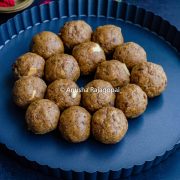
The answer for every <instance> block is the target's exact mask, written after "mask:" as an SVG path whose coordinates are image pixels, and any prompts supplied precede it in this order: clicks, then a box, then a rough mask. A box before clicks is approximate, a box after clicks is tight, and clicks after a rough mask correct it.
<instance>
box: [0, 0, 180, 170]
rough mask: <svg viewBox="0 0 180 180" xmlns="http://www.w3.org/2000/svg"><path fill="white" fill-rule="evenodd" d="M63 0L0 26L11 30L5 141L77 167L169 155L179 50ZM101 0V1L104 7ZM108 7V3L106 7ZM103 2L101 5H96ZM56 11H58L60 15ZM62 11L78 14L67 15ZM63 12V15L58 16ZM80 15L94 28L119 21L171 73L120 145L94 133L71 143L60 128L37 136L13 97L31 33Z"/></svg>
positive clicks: (4, 63)
mask: <svg viewBox="0 0 180 180" xmlns="http://www.w3.org/2000/svg"><path fill="white" fill-rule="evenodd" d="M70 2H75V1H70ZM83 2H85V1H83ZM90 2H91V1H90ZM98 2H103V1H100V0H99V1H98ZM108 2H109V1H108ZM60 3H61V4H58V3H51V4H50V5H43V6H41V7H40V8H37V7H36V8H33V9H31V10H30V11H25V12H24V13H23V14H22V15H18V16H16V17H15V19H13V20H11V21H10V22H9V23H7V24H6V25H4V26H3V27H2V28H1V29H0V34H3V33H4V32H6V31H5V30H6V28H7V29H8V28H9V29H10V30H9V29H8V30H9V31H10V33H9V34H7V35H6V34H4V36H6V37H0V39H3V38H4V41H5V38H6V40H7V39H8V38H11V39H10V40H9V41H6V43H5V45H3V46H0V67H1V71H0V93H1V100H0V124H1V126H0V142H1V143H3V144H5V145H6V146H7V147H8V148H9V149H11V150H14V151H15V152H16V153H17V154H18V155H20V156H25V157H26V158H27V159H29V160H31V161H36V162H37V163H38V164H40V165H48V166H49V167H51V168H59V169H62V170H66V171H68V170H73V171H76V172H82V171H86V172H96V171H99V172H106V171H109V170H113V171H119V170H120V169H122V168H130V167H133V166H135V165H143V164H144V163H145V162H146V161H153V160H154V159H155V158H156V157H157V156H161V155H164V153H165V152H166V151H168V150H170V149H172V148H173V146H174V145H175V144H176V143H177V142H178V140H179V139H180V131H179V127H180V121H179V119H180V106H179V105H178V103H179V100H180V93H179V92H180V85H179V82H180V61H179V54H178V53H177V51H176V50H175V49H174V48H173V47H172V46H170V45H169V44H168V43H167V42H165V40H163V39H161V38H159V37H158V36H157V35H155V34H154V33H152V32H150V31H149V30H147V29H143V28H142V27H140V26H136V25H133V24H132V23H128V22H125V21H122V20H120V19H116V18H109V17H108V18H107V17H99V16H92V15H91V16H85V15H84V13H79V14H78V15H79V16H77V17H75V16H74V13H76V11H75V12H73V11H72V10H71V11H70V10H69V11H68V10H67V12H65V11H66V8H63V9H62V8H61V7H66V6H63V5H64V4H63V3H66V1H61V2H60ZM114 3H116V2H113V4H112V6H119V5H117V4H116V5H115V4H114ZM105 4H106V3H104V6H105ZM119 4H120V3H119ZM90 5H92V4H91V3H89V4H88V5H87V6H89V8H90ZM102 5H103V4H102V3H101V7H102ZM104 6H103V8H106V7H104ZM112 6H111V7H112ZM127 6H128V5H127ZM98 7H99V5H97V9H98ZM107 7H108V6H107ZM58 8H59V9H58ZM81 8H82V7H81ZM84 8H85V7H83V8H82V9H84ZM89 8H86V9H89ZM94 8H96V6H95V7H92V8H91V9H92V10H91V11H93V9H94ZM74 9H76V7H74ZM86 9H85V10H86ZM85 10H84V11H85ZM56 12H59V13H58V16H57V14H55V13H56ZM60 12H61V13H60ZM78 12H79V11H78ZM120 12H121V11H120ZM120 12H119V13H120ZM63 13H67V14H69V15H70V16H71V15H73V17H69V16H65V15H63ZM88 13H89V10H88ZM88 13H87V14H88ZM85 14H86V12H85ZM82 15H83V16H82ZM99 15H101V13H100V14H99ZM59 16H61V17H60V18H55V19H53V17H59ZM76 19H82V20H84V21H86V22H87V23H89V24H90V25H91V26H92V27H93V29H95V28H96V27H97V26H100V25H104V24H114V25H117V26H120V27H121V28H122V33H123V35H124V39H125V41H126V42H128V41H134V42H137V43H139V44H140V45H141V46H143V47H144V48H145V50H146V52H147V55H148V60H149V61H152V62H154V63H158V64H161V65H162V66H163V68H164V70H165V72H166V73H167V77H168V86H167V89H166V91H165V92H164V93H163V94H162V95H161V96H159V97H156V98H154V99H150V100H149V104H148V108H147V110H146V112H145V113H144V114H143V115H142V116H140V117H139V118H136V119H134V120H130V121H129V130H128V132H127V134H126V136H125V138H124V139H123V140H122V141H121V142H120V143H118V144H116V145H103V144H100V143H98V142H96V141H95V140H93V139H91V138H90V139H89V140H88V141H86V142H84V143H80V144H70V143H67V142H65V141H64V140H63V139H61V137H60V135H59V133H58V132H53V133H50V134H47V135H42V136H40V135H33V134H32V133H30V132H28V131H27V129H26V126H25V119H24V113H25V111H23V110H21V109H19V108H18V107H16V106H15V105H14V104H13V102H12V96H11V91H12V87H13V83H14V79H13V76H12V71H11V65H12V63H13V62H14V61H15V60H16V58H17V57H18V56H20V55H21V54H23V53H26V52H27V51H29V50H30V44H31V39H32V37H33V36H34V35H35V34H36V33H38V32H41V31H44V30H48V31H53V32H55V33H58V32H59V30H60V28H61V27H62V26H63V24H64V23H65V22H67V21H70V20H76ZM30 20H31V22H30ZM38 20H39V21H38ZM44 20H50V21H44ZM12 22H13V23H12ZM38 22H39V23H38ZM30 23H31V24H30ZM13 25H14V27H13ZM28 26H29V27H28ZM27 27H28V28H27ZM22 30H23V31H22ZM9 31H8V32H9ZM19 32H20V33H19ZM13 33H15V34H16V33H18V35H17V36H14V37H13V38H12V36H10V35H11V34H12V35H13ZM8 36H10V37H8ZM90 80H91V78H84V77H82V78H81V79H80V80H79V81H78V84H79V86H84V85H85V84H86V83H87V82H89V81H90Z"/></svg>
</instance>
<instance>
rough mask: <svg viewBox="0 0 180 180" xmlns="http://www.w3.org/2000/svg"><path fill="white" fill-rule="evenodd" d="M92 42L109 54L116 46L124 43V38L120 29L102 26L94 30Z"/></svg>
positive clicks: (112, 26)
mask: <svg viewBox="0 0 180 180" xmlns="http://www.w3.org/2000/svg"><path fill="white" fill-rule="evenodd" d="M92 41H94V42H96V43H98V44H99V45H100V46H101V47H102V48H103V50H104V52H105V53H106V54H111V53H113V52H114V50H115V48H116V47H117V46H119V45H120V44H122V43H123V42H124V38H123V36H122V33H121V28H120V27H118V26H114V25H104V26H99V27H97V28H96V30H95V31H94V32H93V35H92Z"/></svg>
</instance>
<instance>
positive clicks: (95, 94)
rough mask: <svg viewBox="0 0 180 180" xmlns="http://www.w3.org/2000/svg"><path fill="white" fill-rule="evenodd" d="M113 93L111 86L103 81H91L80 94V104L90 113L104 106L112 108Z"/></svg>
mask: <svg viewBox="0 0 180 180" xmlns="http://www.w3.org/2000/svg"><path fill="white" fill-rule="evenodd" d="M114 101H115V93H114V89H113V86H112V85H111V84H110V83H109V82H107V81H104V80H99V79H97V80H93V81H91V82H89V83H88V84H87V85H86V86H85V91H83V92H82V104H83V106H84V107H85V108H86V109H87V110H88V111H91V112H94V111H96V110H98V109H100V108H102V107H105V106H114Z"/></svg>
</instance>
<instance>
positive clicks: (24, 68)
mask: <svg viewBox="0 0 180 180" xmlns="http://www.w3.org/2000/svg"><path fill="white" fill-rule="evenodd" d="M44 66H45V60H44V59H43V58H42V57H41V56H39V55H37V54H35V53H31V52H28V53H26V54H23V55H22V56H20V57H19V58H18V59H17V60H16V62H15V63H14V64H13V72H14V76H15V77H16V78H17V79H19V78H21V77H23V76H37V77H39V78H41V77H43V75H44Z"/></svg>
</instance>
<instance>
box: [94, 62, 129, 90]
mask: <svg viewBox="0 0 180 180" xmlns="http://www.w3.org/2000/svg"><path fill="white" fill-rule="evenodd" d="M95 78H96V79H102V80H105V81H108V82H110V83H111V84H112V86H113V87H114V88H115V87H122V86H124V85H126V84H128V83H129V81H130V72H129V70H128V69H127V67H126V65H125V64H124V63H121V62H119V61H117V60H110V61H105V62H102V63H101V64H99V66H98V67H97V70H96V74H95Z"/></svg>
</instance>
